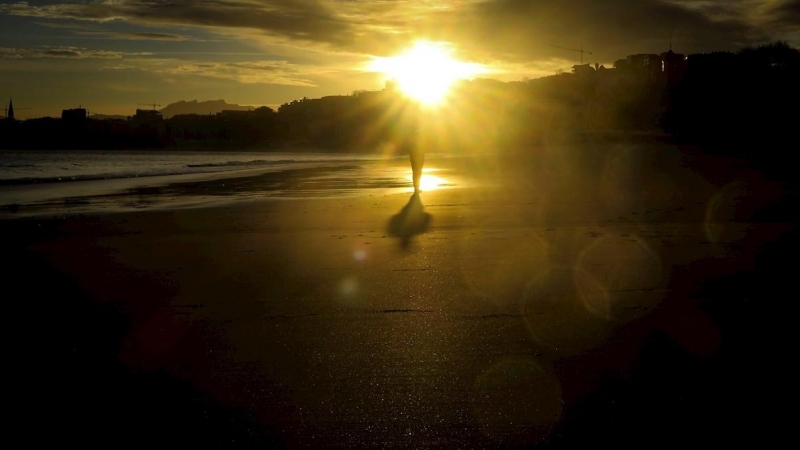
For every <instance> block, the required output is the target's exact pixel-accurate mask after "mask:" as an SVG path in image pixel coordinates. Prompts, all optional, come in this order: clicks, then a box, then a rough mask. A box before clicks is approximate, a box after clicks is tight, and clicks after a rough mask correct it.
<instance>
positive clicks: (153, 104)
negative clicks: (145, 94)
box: [139, 102, 161, 111]
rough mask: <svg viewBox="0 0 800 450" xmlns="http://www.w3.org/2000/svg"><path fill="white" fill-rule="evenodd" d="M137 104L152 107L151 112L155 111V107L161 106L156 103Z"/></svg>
mask: <svg viewBox="0 0 800 450" xmlns="http://www.w3.org/2000/svg"><path fill="white" fill-rule="evenodd" d="M139 104H140V105H147V106H152V107H153V111H155V110H156V106H161V105H159V104H158V103H156V102H153V103H139Z"/></svg>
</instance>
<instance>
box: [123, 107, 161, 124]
mask: <svg viewBox="0 0 800 450" xmlns="http://www.w3.org/2000/svg"><path fill="white" fill-rule="evenodd" d="M163 119H164V118H163V116H162V115H161V112H160V111H156V110H155V109H138V108H137V109H136V114H135V115H134V116H133V117H131V122H132V123H133V124H135V125H154V124H158V123H161V122H162V121H163Z"/></svg>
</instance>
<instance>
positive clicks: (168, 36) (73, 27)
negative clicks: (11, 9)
mask: <svg viewBox="0 0 800 450" xmlns="http://www.w3.org/2000/svg"><path fill="white" fill-rule="evenodd" d="M36 24H37V25H41V26H43V27H47V28H52V29H56V30H67V31H70V32H72V33H73V34H74V35H76V36H85V37H94V38H103V39H122V40H131V41H142V40H148V41H186V40H189V39H190V38H189V36H185V35H181V34H173V33H160V32H151V31H141V32H127V33H124V32H116V31H109V30H103V29H100V28H95V27H88V26H85V25H78V24H73V23H66V24H65V23H52V22H36ZM192 40H197V39H192Z"/></svg>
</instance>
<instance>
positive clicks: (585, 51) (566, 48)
mask: <svg viewBox="0 0 800 450" xmlns="http://www.w3.org/2000/svg"><path fill="white" fill-rule="evenodd" d="M550 47H553V48H560V49H561V50H569V51H571V52H579V53H580V54H581V65H583V54H584V53H587V54H589V55H591V54H592V52H590V51H588V50H584V49H583V47H581V48H580V50H579V49H575V48H568V47H559V46H557V45H551V46H550Z"/></svg>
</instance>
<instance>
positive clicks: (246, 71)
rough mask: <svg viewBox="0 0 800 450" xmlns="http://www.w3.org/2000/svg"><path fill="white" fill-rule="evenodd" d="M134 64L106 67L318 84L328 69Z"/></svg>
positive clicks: (274, 64) (281, 64) (273, 64)
mask: <svg viewBox="0 0 800 450" xmlns="http://www.w3.org/2000/svg"><path fill="white" fill-rule="evenodd" d="M127 61H128V62H129V63H130V64H126V65H121V64H113V65H108V66H106V67H103V69H105V70H126V69H127V70H129V69H135V70H140V71H145V72H150V73H155V74H160V75H166V76H170V77H180V76H199V77H209V78H217V79H224V80H232V81H236V82H238V83H242V84H264V85H282V86H302V87H317V82H316V81H315V78H319V77H323V76H325V75H326V74H327V73H328V71H327V70H326V69H322V68H320V67H316V66H307V65H300V64H292V63H289V62H287V61H247V62H221V61H191V60H183V59H173V58H142V59H130V60H127Z"/></svg>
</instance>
